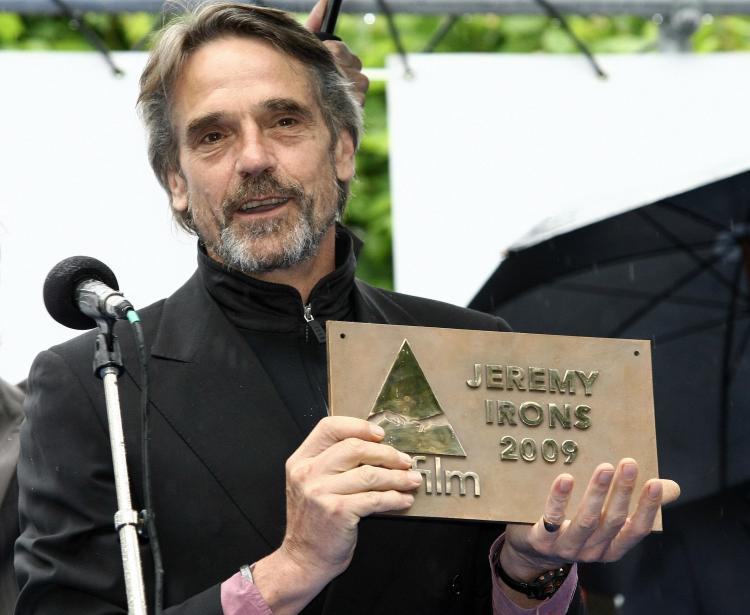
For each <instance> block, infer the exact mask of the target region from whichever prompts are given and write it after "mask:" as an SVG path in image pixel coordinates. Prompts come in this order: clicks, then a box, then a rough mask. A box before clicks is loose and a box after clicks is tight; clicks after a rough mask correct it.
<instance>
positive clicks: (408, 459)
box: [398, 452, 411, 465]
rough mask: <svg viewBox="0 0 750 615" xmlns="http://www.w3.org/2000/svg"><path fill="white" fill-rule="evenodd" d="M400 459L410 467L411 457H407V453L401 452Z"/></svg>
mask: <svg viewBox="0 0 750 615" xmlns="http://www.w3.org/2000/svg"><path fill="white" fill-rule="evenodd" d="M398 458H399V459H400V460H401V461H403V462H404V463H408V464H409V465H411V457H410V456H409V455H407V454H406V453H401V452H399V454H398Z"/></svg>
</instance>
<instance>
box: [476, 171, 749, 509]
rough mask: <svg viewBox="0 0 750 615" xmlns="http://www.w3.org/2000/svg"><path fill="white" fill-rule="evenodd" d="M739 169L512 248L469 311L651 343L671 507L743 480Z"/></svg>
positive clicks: (744, 197) (520, 324)
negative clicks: (673, 493) (671, 483)
mask: <svg viewBox="0 0 750 615" xmlns="http://www.w3.org/2000/svg"><path fill="white" fill-rule="evenodd" d="M749 276H750V172H746V173H742V174H739V175H736V176H734V177H730V178H728V179H724V180H721V181H718V182H715V183H713V184H710V185H706V186H703V187H701V188H697V189H694V190H691V191H690V192H686V193H684V194H680V195H678V196H674V197H671V198H667V199H664V200H662V201H659V202H658V203H655V204H651V205H647V206H644V207H639V208H637V209H633V210H630V211H627V212H626V213H622V214H619V215H615V216H613V217H611V218H608V219H605V220H602V221H599V222H596V223H593V224H589V225H587V226H584V227H581V228H577V229H576V230H573V231H570V232H566V233H564V234H561V235H559V236H557V237H554V238H552V239H547V240H545V241H542V242H541V243H538V244H536V245H533V246H531V247H527V248H523V249H519V250H514V251H511V252H510V253H509V255H508V256H507V258H506V259H505V260H504V261H503V262H502V263H501V264H500V266H499V267H498V268H497V270H496V271H495V272H494V274H493V275H492V276H491V278H490V279H489V280H488V281H487V283H486V284H485V286H484V287H483V288H482V289H481V290H480V292H479V293H478V294H477V296H476V297H475V298H474V299H473V301H472V303H471V307H473V308H475V309H479V310H482V311H485V312H491V313H495V314H499V315H502V316H503V317H504V318H506V319H507V320H508V322H510V323H511V325H512V326H513V327H514V328H515V330H517V331H525V332H534V333H554V334H564V335H583V336H598V337H623V338H639V339H651V340H653V364H654V397H655V406H656V428H657V437H658V453H659V466H660V472H661V474H662V476H665V477H669V478H673V479H675V480H677V481H678V482H679V483H680V485H681V486H682V489H683V495H682V497H681V498H680V502H681V503H686V502H688V501H690V500H693V499H697V498H700V497H704V496H707V495H710V494H712V493H717V492H720V491H723V490H724V489H726V488H727V487H729V486H731V485H736V484H739V483H741V482H743V481H747V480H748V479H750V454H749V451H748V445H749V444H750V410H749V409H750V357H748V356H747V352H746V350H747V348H748V344H749V341H750V319H749V318H748V316H750V312H749V311H748V307H749V302H748V279H749Z"/></svg>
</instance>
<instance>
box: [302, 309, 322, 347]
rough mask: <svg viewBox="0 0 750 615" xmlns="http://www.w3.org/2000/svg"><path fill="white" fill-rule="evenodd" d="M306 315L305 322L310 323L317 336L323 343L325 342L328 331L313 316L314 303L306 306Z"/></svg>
mask: <svg viewBox="0 0 750 615" xmlns="http://www.w3.org/2000/svg"><path fill="white" fill-rule="evenodd" d="M304 317H305V322H306V323H307V324H308V326H309V327H310V328H311V329H312V332H313V333H314V334H315V338H316V339H317V340H318V341H319V342H320V343H321V344H325V341H326V332H325V330H324V329H323V326H322V325H321V324H320V323H319V322H318V321H317V320H315V318H314V317H313V315H312V305H311V304H309V303H308V304H307V305H306V306H305V313H304Z"/></svg>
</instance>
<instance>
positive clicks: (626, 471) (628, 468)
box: [622, 463, 638, 480]
mask: <svg viewBox="0 0 750 615" xmlns="http://www.w3.org/2000/svg"><path fill="white" fill-rule="evenodd" d="M622 475H623V477H624V478H626V479H627V480H633V479H634V478H635V477H636V476H637V475H638V466H637V465H635V464H634V463H626V464H625V465H624V466H622Z"/></svg>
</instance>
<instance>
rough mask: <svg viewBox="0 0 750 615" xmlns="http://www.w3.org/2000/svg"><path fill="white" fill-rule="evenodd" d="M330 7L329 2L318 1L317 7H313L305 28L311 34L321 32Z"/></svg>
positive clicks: (325, 0)
mask: <svg viewBox="0 0 750 615" xmlns="http://www.w3.org/2000/svg"><path fill="white" fill-rule="evenodd" d="M327 5H328V1H327V0H318V2H316V3H315V6H314V7H312V10H311V11H310V14H309V15H308V16H307V19H306V20H305V28H307V29H308V30H310V32H320V28H321V26H322V25H323V18H324V17H325V14H326V7H327Z"/></svg>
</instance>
